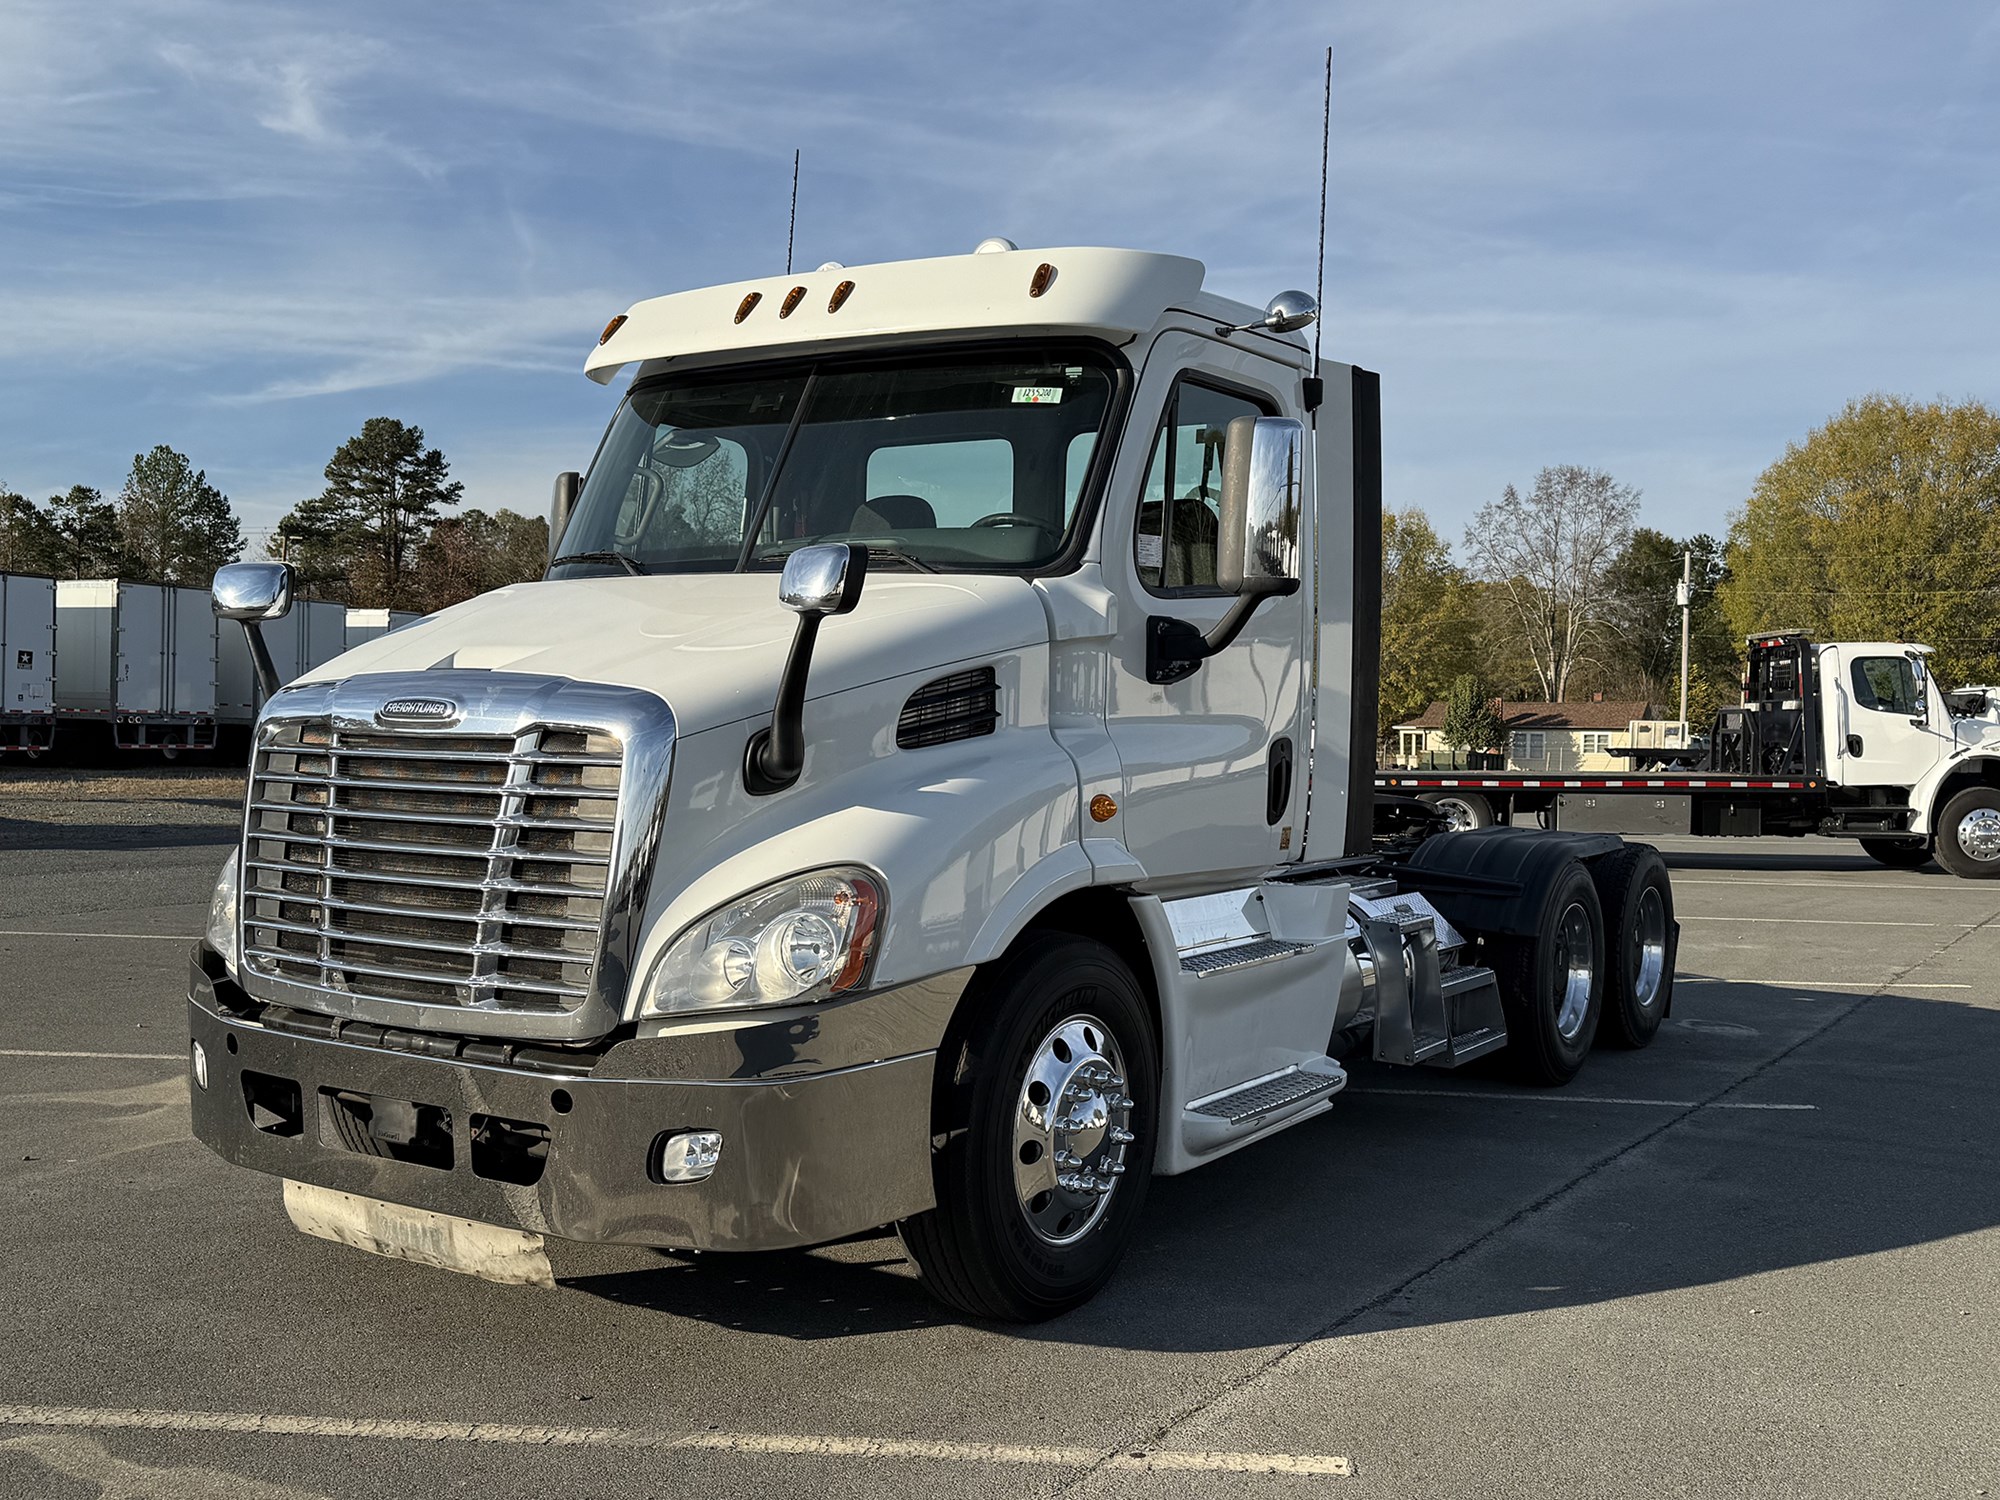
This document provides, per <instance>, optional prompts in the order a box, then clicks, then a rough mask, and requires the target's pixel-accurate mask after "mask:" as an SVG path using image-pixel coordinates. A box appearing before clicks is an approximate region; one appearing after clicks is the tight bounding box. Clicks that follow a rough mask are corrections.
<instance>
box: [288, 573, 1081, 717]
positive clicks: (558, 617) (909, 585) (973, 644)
mask: <svg viewBox="0 0 2000 1500" xmlns="http://www.w3.org/2000/svg"><path fill="white" fill-rule="evenodd" d="M797 622H798V617H797V616H796V615H794V614H793V613H792V612H791V611H790V610H788V609H786V608H785V607H784V606H783V605H781V604H780V603H779V602H778V575H777V573H775V572H770V573H692V574H677V575H673V576H665V577H655V578H627V577H604V578H581V579H563V580H559V581H555V582H549V583H524V584H517V585H515V586H513V587H511V588H504V589H498V590H496V591H494V592H493V593H490V594H482V595H481V596H480V597H479V598H477V599H472V600H469V601H467V602H466V603H464V604H460V605H455V606H453V607H452V608H451V609H447V610H444V611H442V612H441V613H439V614H435V615H432V616H431V617H430V618H428V619H426V620H424V621H423V622H421V623H420V624H416V625H410V626H406V627H405V628H404V629H402V630H398V631H394V632H392V633H391V634H388V635H384V636H380V637H378V638H376V639H375V640H372V641H367V642H364V643H363V644H361V645H360V646H357V647H356V648H355V649H354V650H352V651H349V652H346V653H344V654H343V655H340V656H337V657H335V658H334V659H333V660H332V661H330V662H327V663H326V664H325V665H324V666H321V667H316V668H314V669H313V670H312V671H311V672H309V673H307V674H306V676H305V677H304V678H302V679H301V681H312V682H327V681H335V680H339V679H341V678H346V677H353V676H358V675H360V674H362V673H365V672H420V671H425V670H427V669H430V668H434V667H458V668H485V669H487V670H490V671H496V672H498V671H506V672H534V673H543V674H546V675H548V676H551V677H568V678H572V679H574V680H576V681H579V682H603V683H611V684H615V685H618V686H623V687H635V688H641V689H644V690H645V691H647V692H651V693H657V694H658V695H659V696H660V697H662V698H664V699H665V700H666V701H667V704H668V706H669V707H670V708H672V709H673V712H674V719H675V721H676V723H677V725H678V727H679V732H680V733H681V734H683V735H686V734H693V733H696V732H698V731H700V730H703V729H711V728H714V727H715V726H717V725H720V724H728V723H733V722H735V721H737V720H739V719H748V718H752V717H755V716H756V715H759V714H768V713H769V712H770V711H771V705H772V700H773V697H774V695H775V694H776V691H777V683H778V674H779V671H780V670H781V669H782V668H783V665H784V661H785V655H786V653H787V652H788V651H789V650H790V649H791V643H792V635H793V632H794V631H795V629H796V628H797ZM1047 640H1048V620H1047V616H1046V615H1045V614H1044V613H1043V610H1042V605H1041V601H1040V599H1039V598H1038V597H1037V595H1036V593H1035V590H1034V588H1033V587H1032V586H1031V585H1030V584H1029V583H1028V582H1027V580H1025V579H1021V578H1008V577H988V576H983V575H975V574H949V575H935V576H934V575H929V574H906V573H889V572H886V571H885V572H879V573H871V574H870V575H869V577H868V581H867V584H866V586H865V587H864V588H863V590H862V594H861V602H860V604H859V605H858V606H856V608H855V610H854V612H853V613H852V614H849V615H840V616H836V617H835V618H833V619H830V620H828V621H827V622H826V623H825V624H824V625H823V626H822V627H821V629H820V633H819V641H818V644H817V646H816V647H815V650H814V654H813V667H812V677H811V685H810V688H809V690H808V696H809V697H811V698H822V697H825V696H827V695H828V694H830V693H837V692H840V691H842V690H844V689H847V688H852V687H858V686H860V685H862V684H864V683H869V682H878V681H880V680H882V679H883V678H887V677H895V676H898V675H900V674H903V673H906V672H915V671H921V670H923V669H925V668H927V667H933V666H942V665H945V664H947V663H950V662H954V661H960V660H964V659H966V658H969V657H978V656H987V655H991V654H993V653H995V652H1000V651H1008V650H1014V649H1017V648H1019V647H1022V646H1027V645H1031V644H1036V643H1044V642H1046V641H1047Z"/></svg>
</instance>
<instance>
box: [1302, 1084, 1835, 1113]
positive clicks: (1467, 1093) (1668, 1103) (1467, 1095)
mask: <svg viewBox="0 0 2000 1500" xmlns="http://www.w3.org/2000/svg"><path fill="white" fill-rule="evenodd" d="M1341 1092H1342V1093H1344V1094H1383V1095H1394V1096H1395V1097H1397V1098H1404V1099H1506V1100H1511V1101H1512V1102H1513V1103H1515V1104H1631V1105H1637V1106H1638V1107H1640V1108H1642V1109H1694V1108H1696V1107H1697V1106H1700V1107H1701V1108H1704V1109H1781V1110H1802V1109H1803V1110H1811V1109H1818V1108H1819V1106H1818V1105H1817V1104H1745V1103H1737V1102H1733V1101H1729V1100H1724V1101H1722V1102H1720V1103H1716V1104H1707V1105H1703V1104H1702V1102H1701V1101H1700V1100H1699V1099H1613V1098H1609V1097H1607V1096H1606V1095H1603V1094H1570V1093H1555V1092H1553V1091H1551V1092H1549V1093H1542V1092H1540V1091H1539V1090H1537V1091H1529V1090H1525V1089H1524V1090H1522V1091H1521V1092H1519V1093H1505V1092H1502V1091H1501V1090H1499V1089H1370V1088H1348V1089H1342V1090H1341Z"/></svg>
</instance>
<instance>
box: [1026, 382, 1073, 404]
mask: <svg viewBox="0 0 2000 1500" xmlns="http://www.w3.org/2000/svg"><path fill="white" fill-rule="evenodd" d="M1062 398H1063V393H1062V387H1061V386H1059V385H1017V386H1015V387H1014V404H1015V405H1016V406H1054V405H1056V404H1057V403H1058V402H1060V401H1061V400H1062Z"/></svg>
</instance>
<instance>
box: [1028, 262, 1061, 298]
mask: <svg viewBox="0 0 2000 1500" xmlns="http://www.w3.org/2000/svg"><path fill="white" fill-rule="evenodd" d="M1055 279H1056V268H1055V267H1054V266H1052V265H1050V264H1049V263H1048V262H1047V261H1043V262H1042V263H1041V264H1040V265H1039V266H1036V267H1035V274H1034V275H1033V277H1031V278H1030V279H1029V281H1028V295H1029V296H1030V297H1039V296H1041V295H1042V293H1043V292H1046V291H1047V290H1048V289H1049V288H1050V287H1051V286H1053V285H1054V284H1055Z"/></svg>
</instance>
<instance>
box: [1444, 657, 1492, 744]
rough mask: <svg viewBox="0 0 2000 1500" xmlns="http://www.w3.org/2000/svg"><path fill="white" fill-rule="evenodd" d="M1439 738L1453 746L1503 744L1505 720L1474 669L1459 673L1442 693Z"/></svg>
mask: <svg viewBox="0 0 2000 1500" xmlns="http://www.w3.org/2000/svg"><path fill="white" fill-rule="evenodd" d="M1443 739H1444V742H1445V744H1446V745H1448V746H1450V747H1451V748H1452V749H1453V750H1498V749H1501V748H1502V747H1503V746H1504V745H1505V744H1506V740H1507V725H1506V722H1505V721H1504V720H1502V719H1501V717H1500V711H1499V709H1498V708H1496V707H1495V706H1494V702H1493V695H1492V693H1490V692H1488V691H1487V688H1486V684H1485V683H1483V682H1481V681H1480V680H1479V678H1478V676H1477V675H1476V674H1474V673H1471V672H1467V673H1465V674H1464V675H1462V676H1460V677H1459V678H1458V679H1457V680H1455V681H1454V682H1453V683H1452V685H1451V691H1450V692H1449V693H1448V694H1446V696H1445V700H1444V731H1443Z"/></svg>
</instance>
